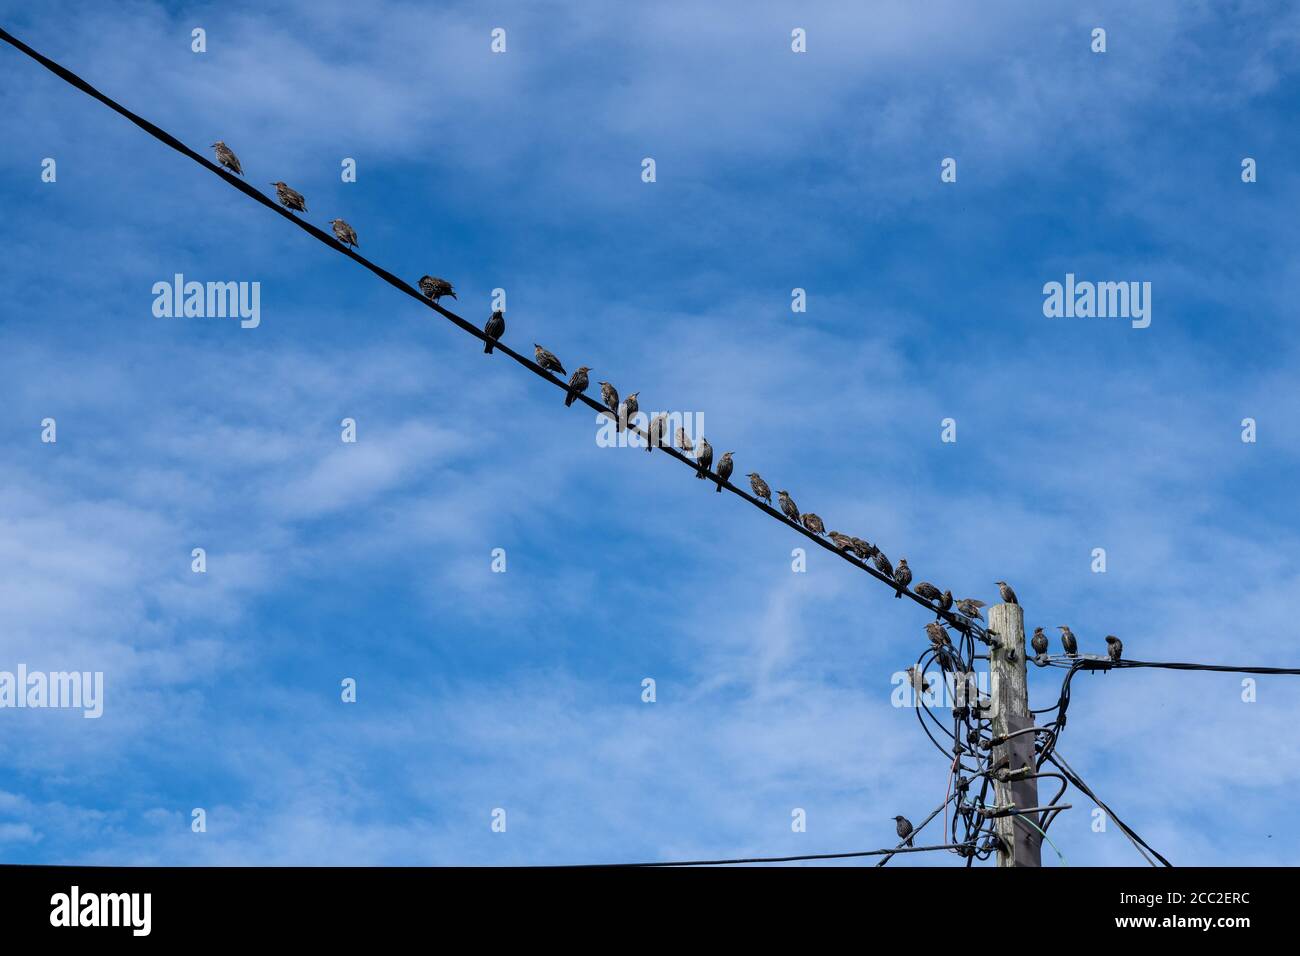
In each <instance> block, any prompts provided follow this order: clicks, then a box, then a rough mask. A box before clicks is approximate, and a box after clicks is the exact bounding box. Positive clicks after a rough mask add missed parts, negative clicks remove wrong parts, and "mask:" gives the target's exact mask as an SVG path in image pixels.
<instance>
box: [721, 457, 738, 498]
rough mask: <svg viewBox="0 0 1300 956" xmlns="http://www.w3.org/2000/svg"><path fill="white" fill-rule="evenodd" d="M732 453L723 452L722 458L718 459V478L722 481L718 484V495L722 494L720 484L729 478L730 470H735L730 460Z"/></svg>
mask: <svg viewBox="0 0 1300 956" xmlns="http://www.w3.org/2000/svg"><path fill="white" fill-rule="evenodd" d="M734 454H735V452H734V451H724V452H723V453H722V457H721V458H719V459H718V477H719V478H721V479H722V481H719V482H718V494H722V482H723V481H726V480H727V479H728V478H730V477H731V469H733V468H735V467H736V465H735V463H734V462H733V461H732V460H731V456H732V455H734Z"/></svg>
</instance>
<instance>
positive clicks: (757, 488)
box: [745, 471, 772, 508]
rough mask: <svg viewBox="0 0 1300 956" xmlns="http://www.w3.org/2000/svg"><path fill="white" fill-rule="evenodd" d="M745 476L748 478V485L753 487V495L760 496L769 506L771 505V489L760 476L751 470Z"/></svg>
mask: <svg viewBox="0 0 1300 956" xmlns="http://www.w3.org/2000/svg"><path fill="white" fill-rule="evenodd" d="M745 477H746V478H748V479H749V487H750V488H751V489H753V492H754V497H755V498H762V499H763V500H764V501H766V502H767V506H768V507H769V508H770V507H772V489H771V488H769V487H768V486H767V482H766V481H764V480H763V478H762V476H761V475H760V474H759V473H758V472H756V471H751V472H750V473H749V474H747V475H746V476H745Z"/></svg>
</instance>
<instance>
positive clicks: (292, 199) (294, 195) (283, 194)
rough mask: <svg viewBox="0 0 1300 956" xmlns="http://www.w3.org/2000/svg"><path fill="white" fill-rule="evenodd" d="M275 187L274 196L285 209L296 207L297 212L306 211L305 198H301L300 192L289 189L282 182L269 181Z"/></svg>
mask: <svg viewBox="0 0 1300 956" xmlns="http://www.w3.org/2000/svg"><path fill="white" fill-rule="evenodd" d="M271 185H272V186H274V187H275V198H276V199H278V200H280V205H281V206H283V207H284V208H285V209H296V210H297V211H298V212H306V211H307V200H305V199H303V198H302V193H300V192H298V190H296V189H290V188H289V187H288V186H286V185H285V184H284V183H281V182H274V183H271Z"/></svg>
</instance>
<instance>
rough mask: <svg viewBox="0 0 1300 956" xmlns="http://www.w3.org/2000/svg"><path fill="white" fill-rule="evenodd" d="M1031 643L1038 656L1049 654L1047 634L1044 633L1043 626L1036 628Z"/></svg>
mask: <svg viewBox="0 0 1300 956" xmlns="http://www.w3.org/2000/svg"><path fill="white" fill-rule="evenodd" d="M1029 644H1030V646H1031V647H1032V648H1033V649H1034V654H1035V655H1036V656H1038V657H1046V656H1047V647H1048V645H1047V635H1046V634H1044V633H1043V629H1042V628H1041V627H1036V628H1034V636H1033V637H1031V638H1030V639H1029Z"/></svg>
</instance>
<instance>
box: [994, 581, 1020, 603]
mask: <svg viewBox="0 0 1300 956" xmlns="http://www.w3.org/2000/svg"><path fill="white" fill-rule="evenodd" d="M997 585H998V593H999V594H1001V595H1002V600H1004V601H1006V602H1007V603H1008V604H1019V603H1020V602H1019V601H1017V600H1016V592H1015V591H1013V590H1011V585H1010V584H1007V582H1006V581H998V582H997Z"/></svg>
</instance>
